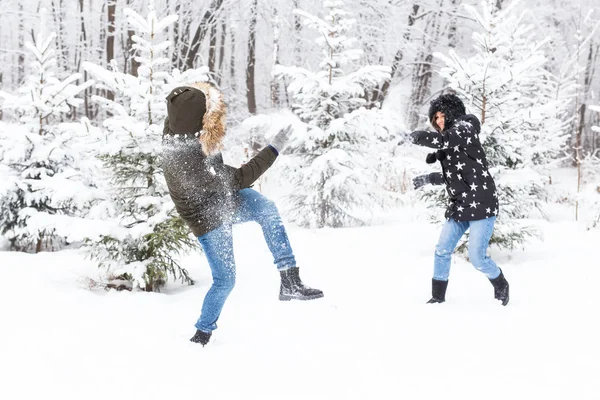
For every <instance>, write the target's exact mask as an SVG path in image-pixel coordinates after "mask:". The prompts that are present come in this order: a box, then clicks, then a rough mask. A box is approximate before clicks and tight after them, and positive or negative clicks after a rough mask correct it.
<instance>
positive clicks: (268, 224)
mask: <svg viewBox="0 0 600 400" xmlns="http://www.w3.org/2000/svg"><path fill="white" fill-rule="evenodd" d="M239 195H240V206H239V209H238V212H237V214H236V218H235V221H236V222H248V221H255V222H257V223H258V224H259V225H260V227H261V228H262V231H263V235H264V237H265V241H266V242H267V246H268V247H269V250H270V251H271V254H272V255H273V262H274V263H275V265H276V266H277V269H278V270H279V271H283V270H286V269H288V268H290V267H295V266H296V258H295V257H294V252H293V251H292V246H291V244H290V241H289V238H288V235H287V232H286V230H285V226H284V225H283V222H282V221H281V216H280V215H279V210H277V206H275V203H274V202H273V201H272V200H269V199H268V198H266V197H265V196H263V195H262V194H260V193H259V192H257V191H256V190H254V189H242V190H240V192H239Z"/></svg>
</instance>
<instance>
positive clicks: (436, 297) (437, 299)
mask: <svg viewBox="0 0 600 400" xmlns="http://www.w3.org/2000/svg"><path fill="white" fill-rule="evenodd" d="M447 287H448V281H438V280H437V279H432V280H431V299H430V300H429V301H428V302H427V304H432V303H443V302H445V301H446V288H447Z"/></svg>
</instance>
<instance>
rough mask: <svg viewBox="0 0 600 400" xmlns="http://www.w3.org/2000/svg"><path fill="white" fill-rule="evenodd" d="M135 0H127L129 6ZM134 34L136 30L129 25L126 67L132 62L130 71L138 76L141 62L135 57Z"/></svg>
mask: <svg viewBox="0 0 600 400" xmlns="http://www.w3.org/2000/svg"><path fill="white" fill-rule="evenodd" d="M134 2H135V0H127V7H131V6H132V3H134ZM133 35H135V30H134V29H133V28H132V27H131V26H128V27H127V48H126V51H125V68H127V65H128V64H130V66H129V73H130V74H131V75H133V76H138V69H139V67H140V63H139V61H138V60H136V59H135V57H136V51H135V50H134V48H133ZM130 60H131V62H129V61H130Z"/></svg>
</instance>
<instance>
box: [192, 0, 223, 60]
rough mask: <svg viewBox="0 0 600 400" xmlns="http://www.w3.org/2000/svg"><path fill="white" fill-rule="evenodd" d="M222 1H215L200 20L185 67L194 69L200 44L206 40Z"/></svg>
mask: <svg viewBox="0 0 600 400" xmlns="http://www.w3.org/2000/svg"><path fill="white" fill-rule="evenodd" d="M221 4H222V1H217V2H213V3H212V5H211V6H210V8H209V9H208V10H207V11H206V12H205V13H204V17H203V18H202V21H200V25H199V26H198V28H196V33H194V37H193V38H192V41H191V43H190V46H189V49H188V52H187V54H186V56H185V57H184V59H185V69H193V68H194V62H195V60H196V56H197V55H198V52H199V51H200V45H201V44H202V42H203V41H204V38H205V37H206V34H207V32H208V29H209V28H211V27H212V26H213V24H214V20H215V13H216V12H217V11H218V7H220V6H221Z"/></svg>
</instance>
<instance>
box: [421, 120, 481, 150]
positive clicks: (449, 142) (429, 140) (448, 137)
mask: <svg viewBox="0 0 600 400" xmlns="http://www.w3.org/2000/svg"><path fill="white" fill-rule="evenodd" d="M410 136H411V137H412V139H413V143H414V144H418V145H419V146H425V147H431V148H434V149H444V148H450V147H455V146H461V147H465V146H468V145H469V144H471V142H472V140H473V139H472V138H471V136H472V132H471V129H469V127H468V126H466V125H465V124H462V123H460V122H459V123H456V124H454V126H453V127H452V128H450V129H448V130H445V131H443V132H442V133H438V132H428V131H416V132H413V133H411V134H410Z"/></svg>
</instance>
